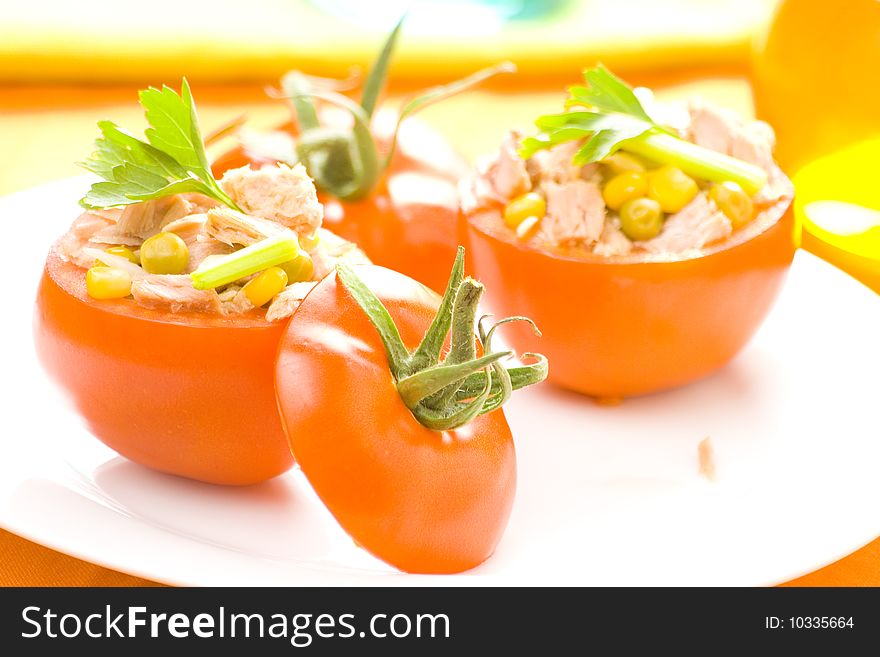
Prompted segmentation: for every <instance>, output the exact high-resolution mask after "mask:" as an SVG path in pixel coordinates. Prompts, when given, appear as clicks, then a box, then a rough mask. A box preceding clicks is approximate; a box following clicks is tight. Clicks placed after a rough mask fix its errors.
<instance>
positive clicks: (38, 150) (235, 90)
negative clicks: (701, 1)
mask: <svg viewBox="0 0 880 657" xmlns="http://www.w3.org/2000/svg"><path fill="white" fill-rule="evenodd" d="M633 82H635V83H647V84H652V85H658V84H661V85H666V87H667V88H666V90H665V91H662V92H661V93H660V95H661V97H662V96H667V97H675V96H681V95H684V94H690V93H693V92H699V93H701V94H702V95H703V96H705V97H707V98H709V99H712V100H716V101H718V102H721V103H723V104H725V105H728V106H731V107H733V108H736V109H739V110H741V111H745V112H748V111H750V105H751V101H750V96H749V91H748V85H747V84H746V83H745V81H744V80H743V79H741V78H738V77H733V78H710V79H700V80H699V81H687V80H680V79H675V78H670V77H665V78H663V77H660V76H658V75H654V76H652V77H650V78H646V77H642V78H639V76H633ZM670 85H671V86H670ZM194 91H195V95H196V98H197V99H198V100H199V102H200V113H201V117H202V123H203V125H204V126H206V128H207V129H210V128H211V126H216V125H218V124H220V123H221V122H223V121H224V120H226V119H228V118H230V117H233V116H236V115H238V114H240V113H242V112H247V113H248V114H249V115H250V116H251V117H252V118H253V119H254V121H255V122H256V123H257V124H266V125H271V124H272V123H274V122H276V121H278V120H280V119H282V118H284V117H285V110H284V109H283V108H282V107H281V106H280V105H279V104H277V103H273V102H269V101H267V100H266V99H265V97H264V95H263V93H262V91H261V89H259V88H258V87H254V86H246V87H204V86H199V85H197V86H196V88H195V90H194ZM559 98H560V92H559V91H558V88H556V89H552V90H539V89H536V90H531V91H529V92H523V91H521V90H519V91H512V90H510V89H506V90H504V89H494V90H492V91H480V92H475V93H470V94H467V95H465V96H461V97H459V98H454V99H451V100H450V101H448V102H447V103H445V104H443V105H442V106H438V107H434V108H431V109H429V110H427V111H426V112H425V114H424V118H425V119H426V120H428V121H429V122H431V123H433V124H434V125H435V126H436V127H437V128H438V129H440V130H442V131H444V132H445V133H446V134H447V135H449V136H450V138H451V139H452V141H453V142H454V143H455V144H456V145H457V146H458V147H459V148H460V149H461V150H462V152H464V153H465V154H467V155H469V156H474V155H476V154H478V153H481V152H487V151H490V150H491V149H492V147H493V146H494V145H497V143H498V140H499V138H500V137H501V134H502V132H503V131H504V129H505V128H506V127H508V126H522V127H527V126H528V125H529V121H530V118H531V117H533V116H534V115H535V114H536V113H537V112H540V111H545V110H548V109H551V108H555V107H557V106H558V102H559ZM134 99H135V87H134V86H127V87H113V88H95V89H87V90H84V89H81V88H75V87H58V86H53V87H18V88H14V87H10V88H2V87H0V146H2V153H3V155H4V157H3V159H2V161H0V194H5V193H10V192H13V191H16V190H18V189H22V188H25V187H27V186H30V185H34V184H37V183H41V182H45V181H48V180H52V179H55V178H60V177H64V176H67V175H72V174H75V173H77V169H76V167H75V166H74V165H73V164H72V163H73V162H74V161H76V160H78V159H80V158H82V157H83V155H84V154H86V153H87V152H89V149H90V146H91V142H92V140H93V139H94V137H95V132H96V131H95V121H96V120H97V119H101V118H109V119H112V120H114V121H116V122H118V123H120V124H122V125H125V126H130V127H132V128H134V127H137V126H139V125H142V123H141V116H140V112H139V110H138V108H137V106H136V104H135V102H134ZM0 221H2V218H0ZM817 522H821V519H817ZM645 549H650V546H646V547H645ZM151 584H152V583H151V582H148V581H145V580H142V579H138V578H135V577H131V576H128V575H124V574H121V573H116V572H114V571H110V570H107V569H104V568H101V567H99V566H96V565H93V564H90V563H87V562H84V561H80V560H78V559H74V558H72V557H69V556H66V555H63V554H60V553H58V552H55V551H52V550H49V549H47V548H44V547H41V546H39V545H35V544H33V543H31V542H29V541H26V540H24V539H22V538H20V537H18V536H15V535H13V534H10V533H9V532H5V531H2V530H0V585H3V586H21V585H31V586H42V585H109V586H113V585H151ZM791 584H793V585H810V586H880V540H877V541H874V542H873V543H871V544H869V545H868V546H866V547H864V548H862V549H861V550H859V551H857V552H855V553H853V554H852V555H850V556H848V557H847V558H845V559H842V560H841V561H839V562H837V563H834V564H832V565H830V566H827V567H826V568H823V569H821V570H818V571H816V572H814V573H811V574H808V575H806V576H804V577H802V578H800V579H797V580H794V581H793V582H791Z"/></svg>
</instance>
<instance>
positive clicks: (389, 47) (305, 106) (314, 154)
mask: <svg viewBox="0 0 880 657" xmlns="http://www.w3.org/2000/svg"><path fill="white" fill-rule="evenodd" d="M403 20H404V19H403V18H401V19H400V21H399V22H398V23H397V25H396V26H395V27H394V29H393V30H392V31H391V34H389V35H388V38H387V39H386V41H385V44H384V45H383V47H382V50H381V51H380V53H379V55H378V57H377V58H376V62H375V63H374V65H373V67H372V68H371V69H370V72H369V74H368V75H367V77H366V80H365V81H364V85H363V93H362V96H361V100H360V103H357V102H355V101H353V100H352V99H351V98H349V97H348V96H346V95H343V94H342V93H339V91H338V89H340V88H343V87H345V86H347V83H348V81H340V82H339V83H338V84H336V85H333V84H331V83H330V81H327V80H322V79H316V78H312V77H309V76H307V75H305V74H303V73H301V72H299V71H291V72H290V73H288V74H286V75H285V76H284V77H283V78H282V80H281V91H279V92H275V93H272V94H271V95H272V96H273V97H275V98H284V99H287V100H289V101H290V103H291V109H292V111H293V114H294V118H295V120H296V123H297V124H298V126H299V138H298V140H297V144H296V153H295V154H293V153H292V154H291V156H292V157H291V159H294V157H293V156H294V155H295V158H296V159H297V160H298V161H300V162H302V163H303V165H304V166H305V167H306V169H307V170H308V172H309V175H310V176H311V177H312V178H314V180H315V184H316V185H317V187H318V188H319V189H320V190H321V191H323V192H326V193H328V194H330V195H331V196H333V197H335V198H338V199H340V200H343V201H355V200H358V199H360V198H363V197H364V196H367V195H368V194H369V193H370V192H371V191H372V190H373V189H374V188H375V187H376V185H377V184H378V183H379V180H380V178H381V177H382V174H383V173H384V172H385V171H386V170H387V169H388V167H389V166H390V164H391V159H392V157H393V156H394V151H395V150H396V147H397V134H398V131H399V130H400V125H401V123H402V122H403V120H404V119H406V118H407V117H408V116H410V115H411V114H413V113H415V112H417V111H418V110H421V109H423V108H424V107H427V106H428V105H431V104H433V103H435V102H437V101H440V100H443V99H444V98H448V97H450V96H454V95H456V94H458V93H460V92H462V91H465V90H467V89H470V88H471V87H474V86H476V85H477V84H479V83H481V82H483V81H484V80H487V79H488V78H491V77H494V76H495V75H498V74H499V73H512V72H514V71H515V70H516V67H515V66H514V65H513V64H512V63H510V62H502V63H500V64H497V65H495V66H490V67H488V68H485V69H482V70H479V71H477V72H476V73H473V74H472V75H469V76H468V77H465V78H462V79H461V80H457V81H455V82H452V83H449V84H446V85H440V86H437V87H433V88H431V89H428V90H427V91H425V92H423V93H422V94H420V95H418V96H416V97H414V98H412V99H410V100H409V101H408V102H406V103H405V104H404V105H403V107H402V108H401V110H400V112H399V114H398V117H397V124H396V125H395V128H394V132H393V134H392V136H391V141H390V144H389V146H388V148H387V152H385V153H384V154H382V155H380V153H379V148H378V146H377V144H376V139H375V138H374V136H373V133H372V131H371V129H370V122H371V119H372V117H373V113H374V110H375V109H376V105H377V102H378V99H379V96H380V94H381V93H382V90H383V89H384V88H385V83H386V81H387V77H388V66H389V64H390V61H391V56H392V55H393V53H394V48H395V45H396V43H397V37H398V35H399V33H400V29H401V27H402V25H403ZM334 87H335V88H334ZM316 100H320V101H323V102H325V103H328V104H330V105H334V106H336V107H339V108H341V109H343V110H345V111H346V112H348V113H349V114H351V117H352V119H353V123H352V126H351V127H350V128H338V127H327V126H322V125H321V123H320V120H319V116H318V112H317V110H316V108H315V101H316ZM290 164H292V162H291V163H290Z"/></svg>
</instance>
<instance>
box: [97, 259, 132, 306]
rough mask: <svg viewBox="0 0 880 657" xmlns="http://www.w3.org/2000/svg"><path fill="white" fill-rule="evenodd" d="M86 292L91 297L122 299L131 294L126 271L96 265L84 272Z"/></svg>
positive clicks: (129, 277)
mask: <svg viewBox="0 0 880 657" xmlns="http://www.w3.org/2000/svg"><path fill="white" fill-rule="evenodd" d="M86 292H88V293H89V296H90V297H92V298H93V299H122V298H123V297H127V296H128V295H129V294H131V276H130V275H129V274H128V272H127V271H122V270H121V269H113V268H112V267H105V266H103V265H97V266H95V267H92V268H91V269H89V270H88V271H87V272H86Z"/></svg>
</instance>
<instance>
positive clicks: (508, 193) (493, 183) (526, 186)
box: [482, 132, 532, 199]
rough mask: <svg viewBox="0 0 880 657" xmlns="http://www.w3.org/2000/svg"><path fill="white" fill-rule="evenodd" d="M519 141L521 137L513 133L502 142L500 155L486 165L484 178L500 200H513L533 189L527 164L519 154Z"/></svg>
mask: <svg viewBox="0 0 880 657" xmlns="http://www.w3.org/2000/svg"><path fill="white" fill-rule="evenodd" d="M519 141H520V135H519V134H517V133H515V132H511V133H510V134H508V135H507V136H506V137H505V138H504V141H502V142H501V150H499V152H498V155H497V156H496V157H495V158H493V159H492V160H488V161H486V162H485V163H484V166H485V170H484V171H483V172H482V174H483V177H484V178H485V179H486V181H487V182H488V183H489V187H490V188H491V191H492V192H493V193H494V195H495V196H496V197H498V198H502V199H511V198H513V197H515V196H519V195H520V194H525V193H526V192H527V191H529V190H530V189H531V188H532V181H531V178H530V177H529V172H528V171H527V170H526V163H525V162H524V161H523V159H522V158H521V157H520V156H519V153H517V149H518V148H519Z"/></svg>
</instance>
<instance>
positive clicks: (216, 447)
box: [34, 83, 368, 484]
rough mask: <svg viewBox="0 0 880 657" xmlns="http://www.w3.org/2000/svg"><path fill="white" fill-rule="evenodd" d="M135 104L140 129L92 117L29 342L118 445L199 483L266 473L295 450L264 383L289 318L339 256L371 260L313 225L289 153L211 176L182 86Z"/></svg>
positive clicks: (269, 383) (312, 202)
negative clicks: (285, 160)
mask: <svg viewBox="0 0 880 657" xmlns="http://www.w3.org/2000/svg"><path fill="white" fill-rule="evenodd" d="M141 103H142V104H143V105H144V108H145V109H146V113H147V120H148V122H150V123H151V124H152V127H151V128H149V129H148V130H147V133H146V134H147V138H148V141H142V140H139V139H136V138H134V137H132V136H131V135H129V134H128V133H125V132H123V131H121V130H120V129H119V128H117V127H116V126H114V125H113V124H111V123H109V122H103V123H101V124H100V127H101V131H102V137H101V138H100V139H99V140H98V142H97V150H96V151H95V153H94V154H93V155H92V157H91V158H90V159H89V160H87V161H86V162H85V166H86V167H87V168H88V169H89V170H91V171H93V172H94V173H96V174H98V175H99V176H101V177H102V178H104V180H103V182H99V183H96V184H95V185H93V186H92V188H91V190H90V191H89V192H88V194H86V196H85V197H84V198H83V200H82V201H81V204H82V205H83V206H85V208H86V211H85V212H84V213H83V214H82V215H80V217H78V218H77V219H76V220H75V221H74V222H73V225H72V226H71V228H70V229H69V230H68V232H67V233H66V234H65V235H63V236H62V237H61V238H60V239H59V240H58V242H56V244H55V245H53V247H52V248H51V250H50V252H49V255H48V257H47V260H46V266H45V270H44V274H43V277H42V281H41V283H40V286H39V291H38V296H37V302H36V314H35V325H34V336H35V342H36V347H37V352H38V354H39V356H40V358H41V360H42V362H43V364H44V365H45V367H46V369H47V370H48V371H49V373H50V374H51V375H52V377H53V378H54V379H55V380H56V381H57V382H58V383H59V384H60V386H61V387H62V388H63V389H64V390H65V391H66V393H67V394H68V396H69V397H70V399H71V400H72V402H73V404H74V405H75V407H76V408H77V410H78V411H79V412H80V414H81V415H82V417H83V418H84V419H85V421H86V423H87V425H88V426H89V428H90V430H91V431H92V433H93V434H94V435H95V436H96V437H98V438H99V439H100V440H102V441H103V442H105V443H106V444H107V445H108V446H110V447H111V448H113V449H114V450H116V451H117V452H119V453H120V454H121V455H123V456H125V457H127V458H129V459H131V460H132V461H135V462H137V463H140V464H142V465H145V466H148V467H151V468H154V469H156V470H161V471H163V472H167V473H171V474H175V475H181V476H185V477H190V478H193V479H197V480H200V481H206V482H210V483H216V484H251V483H255V482H259V481H263V480H266V479H269V478H271V477H274V476H276V475H278V474H281V473H282V472H284V471H285V470H287V469H288V468H289V467H290V466H291V465H292V463H293V458H292V456H291V454H290V449H289V446H288V442H287V438H286V436H285V434H284V430H283V428H282V425H281V420H280V418H279V415H278V410H277V405H276V402H275V391H274V382H273V372H274V362H275V355H276V352H277V348H278V343H279V340H280V338H281V336H282V334H283V331H284V328H285V325H286V323H287V320H288V318H289V317H290V315H291V314H292V313H293V311H294V310H295V308H296V307H297V305H298V304H299V302H300V301H301V300H302V298H303V297H304V296H305V295H306V294H307V293H308V291H309V290H310V289H311V288H312V287H313V286H314V284H315V281H317V280H318V279H319V278H321V277H322V276H323V275H325V274H326V273H327V272H329V271H331V270H332V268H333V267H334V266H335V264H336V263H337V262H338V261H339V260H340V259H348V260H351V261H353V262H368V261H367V260H366V259H365V258H364V257H363V255H362V254H361V253H360V252H359V251H357V250H356V249H355V248H354V247H353V245H351V244H349V243H347V242H345V241H344V240H342V239H340V238H338V237H337V236H335V235H333V234H332V233H330V232H329V231H325V230H324V229H322V228H321V227H320V225H321V217H322V210H321V206H320V204H319V203H318V201H317V197H316V193H315V188H314V185H313V183H312V181H311V179H310V178H309V177H308V176H307V175H306V173H305V171H304V169H303V168H302V167H301V166H300V167H293V168H289V167H286V166H275V165H272V166H271V167H266V168H264V169H260V170H253V169H250V168H243V169H239V170H235V171H230V172H228V173H227V174H226V176H224V177H223V179H222V180H219V181H218V180H215V179H214V178H213V176H212V175H211V174H210V171H209V168H208V164H207V160H206V158H205V157H204V150H203V145H202V143H201V138H200V137H198V134H199V133H198V125H197V123H196V119H195V109H194V105H193V102H192V97H191V95H190V92H189V88H188V86H187V85H186V84H185V83H184V87H183V93H182V94H181V95H178V94H177V93H175V92H174V91H172V90H171V89H169V88H167V87H166V88H164V89H162V90H161V91H160V90H156V89H149V90H146V91H145V92H142V94H141ZM157 112H161V113H162V114H164V115H166V116H167V115H170V116H173V117H174V118H175V121H176V123H174V124H173V125H172V124H169V123H167V122H163V121H161V120H160V119H157V118H156V113H157ZM174 126H185V132H184V133H180V132H176V128H175V127H174ZM193 135H195V137H196V138H195V139H193V138H192V136H193Z"/></svg>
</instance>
